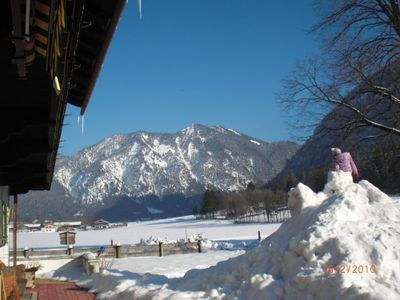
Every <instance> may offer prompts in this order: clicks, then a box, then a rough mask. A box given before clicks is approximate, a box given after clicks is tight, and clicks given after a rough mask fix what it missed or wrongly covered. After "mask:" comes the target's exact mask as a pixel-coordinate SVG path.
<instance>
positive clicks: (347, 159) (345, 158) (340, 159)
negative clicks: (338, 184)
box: [332, 152, 358, 178]
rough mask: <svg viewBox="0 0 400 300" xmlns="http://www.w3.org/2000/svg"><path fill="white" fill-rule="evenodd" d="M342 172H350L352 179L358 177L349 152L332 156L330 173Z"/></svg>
mask: <svg viewBox="0 0 400 300" xmlns="http://www.w3.org/2000/svg"><path fill="white" fill-rule="evenodd" d="M339 170H342V171H344V172H351V173H352V174H353V177H355V178H357V177H358V170H357V167H356V164H355V163H354V161H353V158H352V157H351V155H350V153H349V152H344V153H340V154H337V155H333V161H332V171H339Z"/></svg>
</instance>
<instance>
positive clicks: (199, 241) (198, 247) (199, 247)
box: [197, 240, 201, 253]
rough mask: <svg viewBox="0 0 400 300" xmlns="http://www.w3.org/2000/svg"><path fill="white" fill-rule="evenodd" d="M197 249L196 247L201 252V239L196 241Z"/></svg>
mask: <svg viewBox="0 0 400 300" xmlns="http://www.w3.org/2000/svg"><path fill="white" fill-rule="evenodd" d="M197 249H198V251H199V253H201V240H198V241H197Z"/></svg>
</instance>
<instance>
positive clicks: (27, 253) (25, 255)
mask: <svg viewBox="0 0 400 300" xmlns="http://www.w3.org/2000/svg"><path fill="white" fill-rule="evenodd" d="M24 257H29V249H28V248H25V249H24Z"/></svg>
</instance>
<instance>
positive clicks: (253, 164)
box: [34, 123, 298, 219]
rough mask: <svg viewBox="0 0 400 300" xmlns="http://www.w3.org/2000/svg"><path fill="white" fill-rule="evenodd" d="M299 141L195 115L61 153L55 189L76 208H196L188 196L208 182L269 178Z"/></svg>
mask: <svg viewBox="0 0 400 300" xmlns="http://www.w3.org/2000/svg"><path fill="white" fill-rule="evenodd" d="M220 133H223V134H220ZM233 137H234V138H233ZM297 147H298V146H297V145H295V144H294V145H282V146H281V145H270V144H267V143H264V142H262V141H260V140H258V139H252V138H251V137H248V136H245V135H241V134H240V133H238V132H237V131H235V130H233V129H225V128H223V127H222V126H214V127H212V128H210V127H207V126H204V125H201V124H195V123H194V124H191V125H190V126H188V127H186V128H184V129H182V130H181V131H179V132H177V133H175V134H170V133H165V134H164V133H150V132H144V131H138V132H136V133H132V134H125V135H113V136H111V137H109V138H106V139H104V140H102V141H101V142H99V143H97V144H96V145H93V146H91V147H88V148H85V149H82V150H81V151H80V152H79V153H77V154H76V155H74V156H71V157H63V159H62V160H59V161H58V163H57V167H56V170H55V173H54V181H53V186H55V187H57V189H53V188H52V190H51V191H50V192H49V194H50V197H53V198H54V199H57V200H55V201H64V203H75V206H73V207H71V210H72V211H71V212H70V213H69V215H74V214H76V213H78V212H79V213H82V211H83V212H85V213H88V211H94V212H95V213H98V212H99V211H101V209H103V210H104V209H106V207H114V206H117V207H121V206H123V205H132V207H133V206H134V207H135V209H133V208H132V209H130V210H129V209H127V208H126V207H125V209H123V213H126V214H128V213H129V214H130V216H129V217H128V216H126V217H128V218H129V219H132V214H134V212H135V211H136V210H137V214H138V215H142V216H143V215H146V214H148V213H149V212H148V210H147V208H146V207H151V208H155V209H158V210H162V211H169V212H170V215H172V212H171V210H175V213H176V210H177V209H178V208H179V207H186V208H185V209H187V208H188V206H190V210H189V211H187V212H188V213H190V212H191V209H192V208H193V206H194V205H195V204H193V203H191V202H190V201H189V202H188V200H187V199H189V198H190V199H191V198H193V197H194V198H195V199H197V200H198V199H199V197H200V198H201V195H202V194H203V193H204V190H205V187H208V188H212V189H214V190H220V191H236V190H241V189H244V188H245V187H246V185H247V183H248V182H249V181H252V182H254V183H255V184H260V185H262V184H264V183H266V182H267V181H269V180H270V179H272V178H273V177H274V176H275V175H276V174H277V172H279V171H280V170H282V168H283V166H284V165H285V163H286V160H287V159H288V158H290V157H291V156H292V155H293V154H294V152H295V151H296V150H297ZM60 190H61V191H62V192H60ZM60 193H61V194H63V195H65V196H64V197H63V196H60ZM124 199H125V200H124ZM164 199H169V200H164ZM177 199H180V200H179V201H181V202H182V201H183V202H182V203H180V204H179V203H178V202H179V201H178V200H177ZM165 201H167V202H168V201H172V202H173V203H174V204H171V203H170V204H166V202H165ZM55 207H57V206H55ZM43 209H45V210H46V209H48V208H47V207H46V208H43ZM76 210H78V211H76ZM151 211H154V210H151ZM63 212H64V211H63V210H61V211H60V210H58V211H57V212H52V213H53V214H61V213H63ZM65 213H67V211H65ZM34 217H37V216H34Z"/></svg>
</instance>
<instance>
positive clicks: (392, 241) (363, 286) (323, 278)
mask: <svg viewBox="0 0 400 300" xmlns="http://www.w3.org/2000/svg"><path fill="white" fill-rule="evenodd" d="M289 206H290V209H291V213H292V215H293V217H292V218H291V219H290V220H288V221H287V222H286V223H284V224H282V226H281V227H280V228H279V229H278V230H277V231H276V232H275V233H274V234H272V235H271V236H270V237H268V238H267V239H265V240H264V241H262V243H261V244H260V245H259V246H258V247H256V248H255V249H252V250H249V251H247V252H246V253H244V254H243V255H241V256H238V257H234V258H231V259H229V260H226V261H223V262H220V263H218V264H217V265H215V266H213V267H210V268H208V269H203V270H196V269H193V270H190V271H188V272H187V273H186V274H185V276H183V277H181V278H168V277H166V276H160V275H156V274H150V273H147V274H144V275H143V274H138V273H131V272H129V273H127V272H121V271H118V270H109V271H107V272H106V273H105V274H103V275H101V274H97V275H95V277H92V278H90V279H89V280H88V281H86V283H84V284H85V286H87V287H90V288H92V290H93V291H95V292H98V295H97V297H98V298H99V299H350V298H351V299H400V264H399V254H398V253H400V243H399V240H400V222H399V220H400V203H399V202H398V201H395V200H393V199H392V198H390V197H388V196H387V195H386V194H384V193H383V192H381V191H380V190H379V189H377V188H376V187H374V186H373V185H372V184H370V183H369V182H367V181H361V182H360V183H353V182H352V179H351V176H349V174H347V173H343V172H338V173H336V172H333V173H330V174H329V176H328V183H327V184H326V186H325V188H324V190H323V191H322V192H320V193H314V192H313V191H312V190H310V189H309V188H308V187H307V186H305V185H303V184H299V185H298V186H297V187H296V188H293V189H292V190H291V191H290V199H289ZM216 253H218V252H216ZM192 255H194V254H192ZM202 255H205V254H198V257H199V258H201V257H202ZM153 259H154V258H153ZM161 259H165V258H160V260H161ZM176 264H177V265H179V264H180V263H179V261H176ZM152 273H153V272H152ZM106 283H109V284H108V285H107V287H105V286H104V285H105V284H106Z"/></svg>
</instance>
